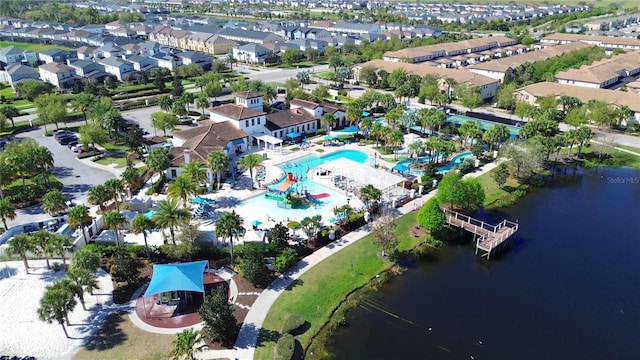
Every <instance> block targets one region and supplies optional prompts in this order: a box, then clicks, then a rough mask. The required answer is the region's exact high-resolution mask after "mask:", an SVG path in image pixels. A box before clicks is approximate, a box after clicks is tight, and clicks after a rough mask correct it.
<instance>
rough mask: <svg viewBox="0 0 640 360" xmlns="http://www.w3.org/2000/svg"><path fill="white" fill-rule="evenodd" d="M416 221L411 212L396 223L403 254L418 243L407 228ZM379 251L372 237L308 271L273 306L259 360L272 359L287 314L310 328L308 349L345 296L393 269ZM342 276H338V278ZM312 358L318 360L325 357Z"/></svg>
mask: <svg viewBox="0 0 640 360" xmlns="http://www.w3.org/2000/svg"><path fill="white" fill-rule="evenodd" d="M414 221H415V213H414V212H411V213H409V214H407V215H404V216H402V217H400V218H398V219H396V229H395V233H396V235H397V236H398V240H399V245H398V248H399V249H400V250H408V249H410V248H412V247H413V246H414V245H415V243H416V242H417V240H416V239H414V238H412V237H410V235H409V232H408V228H409V226H411V224H412V223H413V222H414ZM379 252H380V248H379V247H377V246H376V245H374V244H373V242H372V236H371V235H367V236H365V237H364V238H363V239H361V240H359V241H357V242H355V243H354V244H352V245H349V246H348V247H346V248H345V249H343V250H341V251H339V252H337V253H336V254H334V255H332V256H331V257H329V258H328V259H326V260H324V261H322V262H321V263H319V264H318V265H316V266H314V267H313V268H312V269H311V270H309V271H307V272H306V273H305V274H304V275H302V276H301V277H300V278H299V279H298V280H296V281H295V282H294V285H293V286H292V288H290V289H289V290H287V291H285V292H283V293H282V295H280V297H279V298H278V300H276V302H275V303H274V304H273V306H272V307H271V309H270V310H269V313H268V314H267V317H266V319H265V322H264V324H263V331H262V333H261V340H260V341H259V343H258V347H257V349H256V353H255V354H256V355H255V358H256V359H265V360H266V359H273V358H274V357H273V352H274V348H275V341H277V336H278V335H277V333H278V332H279V331H280V326H281V325H282V321H283V319H284V318H285V316H286V315H287V314H298V315H301V316H302V317H303V318H304V319H305V320H306V321H307V322H308V323H309V324H310V327H309V328H308V329H307V330H306V331H305V332H304V333H303V334H301V335H300V336H298V340H299V341H300V343H301V344H302V347H303V348H304V347H306V346H307V345H308V344H309V343H310V341H311V338H312V336H313V335H314V334H316V333H317V332H318V331H319V330H320V327H321V326H322V324H324V323H326V322H327V321H328V320H329V317H330V315H331V312H332V311H333V310H334V309H335V308H337V307H338V305H339V304H340V302H341V301H342V300H344V298H345V296H346V294H348V293H350V292H352V291H353V290H355V289H357V288H359V287H361V286H363V285H365V284H367V283H369V281H370V280H371V279H372V278H374V277H375V276H376V275H377V274H379V273H380V272H382V271H383V270H385V269H387V268H388V267H389V266H391V262H390V261H389V260H387V259H383V258H381V257H380V256H378V253H379ZM338 274H339V276H336V275H338ZM308 355H309V358H314V359H319V358H322V356H323V355H322V354H317V353H316V354H314V355H313V356H311V355H310V354H308Z"/></svg>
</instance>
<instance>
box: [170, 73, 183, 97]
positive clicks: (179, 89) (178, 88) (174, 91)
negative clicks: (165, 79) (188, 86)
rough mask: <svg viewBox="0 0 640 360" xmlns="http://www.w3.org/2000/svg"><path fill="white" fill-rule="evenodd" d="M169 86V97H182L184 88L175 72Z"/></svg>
mask: <svg viewBox="0 0 640 360" xmlns="http://www.w3.org/2000/svg"><path fill="white" fill-rule="evenodd" d="M171 85H172V87H171V95H173V96H174V97H177V98H179V97H180V96H182V93H184V86H183V85H182V79H180V75H179V74H178V73H177V72H176V73H175V75H174V77H173V82H172V83H171Z"/></svg>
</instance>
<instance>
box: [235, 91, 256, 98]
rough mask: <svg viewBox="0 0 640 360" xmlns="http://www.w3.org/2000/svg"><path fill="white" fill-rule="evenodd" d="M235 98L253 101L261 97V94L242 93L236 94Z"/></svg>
mask: <svg viewBox="0 0 640 360" xmlns="http://www.w3.org/2000/svg"><path fill="white" fill-rule="evenodd" d="M236 97H238V98H241V99H253V98H257V97H262V94H260V93H258V92H255V91H243V92H239V93H237V94H236Z"/></svg>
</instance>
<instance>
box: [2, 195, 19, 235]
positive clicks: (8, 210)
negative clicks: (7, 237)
mask: <svg viewBox="0 0 640 360" xmlns="http://www.w3.org/2000/svg"><path fill="white" fill-rule="evenodd" d="M15 218H16V208H14V207H13V204H11V202H10V201H9V199H0V219H2V224H4V228H5V229H9V227H8V226H7V219H8V220H13V219H15Z"/></svg>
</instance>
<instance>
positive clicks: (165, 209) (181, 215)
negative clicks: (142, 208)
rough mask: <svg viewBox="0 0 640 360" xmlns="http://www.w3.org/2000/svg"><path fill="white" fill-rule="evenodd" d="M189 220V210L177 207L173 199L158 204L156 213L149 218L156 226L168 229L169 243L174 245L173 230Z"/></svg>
mask: <svg viewBox="0 0 640 360" xmlns="http://www.w3.org/2000/svg"><path fill="white" fill-rule="evenodd" d="M190 218H191V213H190V212H189V210H187V209H185V208H183V207H181V206H180V205H178V202H177V201H176V200H175V199H167V200H162V201H160V202H158V205H156V212H155V213H154V214H153V215H152V216H151V220H153V222H154V223H156V224H157V225H158V226H161V227H163V228H168V229H169V233H170V234H171V241H172V243H173V244H174V245H175V243H176V239H175V228H176V227H178V226H180V225H183V224H186V223H188V222H189V219H190Z"/></svg>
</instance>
